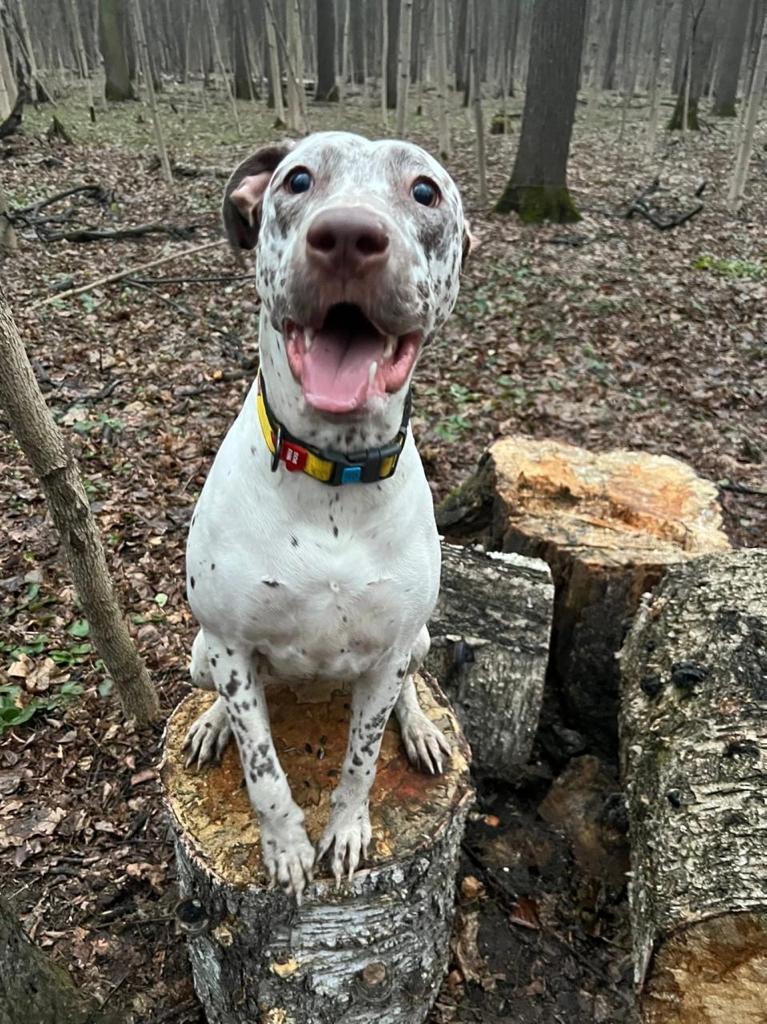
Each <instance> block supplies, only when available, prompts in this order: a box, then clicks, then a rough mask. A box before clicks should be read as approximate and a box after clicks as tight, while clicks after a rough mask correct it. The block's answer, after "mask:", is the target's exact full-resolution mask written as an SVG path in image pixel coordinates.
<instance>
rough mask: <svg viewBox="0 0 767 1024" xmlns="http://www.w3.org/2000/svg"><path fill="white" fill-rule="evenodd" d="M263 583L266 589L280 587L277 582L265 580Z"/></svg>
mask: <svg viewBox="0 0 767 1024" xmlns="http://www.w3.org/2000/svg"><path fill="white" fill-rule="evenodd" d="M262 582H263V584H264V586H266V587H279V583H278V582H277V580H263V581H262Z"/></svg>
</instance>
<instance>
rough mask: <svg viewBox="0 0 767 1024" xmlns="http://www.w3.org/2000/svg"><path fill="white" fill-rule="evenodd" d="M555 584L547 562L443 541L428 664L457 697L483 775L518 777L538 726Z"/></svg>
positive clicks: (459, 713)
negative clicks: (440, 572) (519, 769)
mask: <svg viewBox="0 0 767 1024" xmlns="http://www.w3.org/2000/svg"><path fill="white" fill-rule="evenodd" d="M553 604H554V585H553V583H552V581H551V572H550V570H549V567H548V566H547V565H546V563H545V562H543V561H541V560H540V559H537V558H522V557H521V556H520V555H503V554H498V553H495V554H485V553H484V552H482V551H477V550H475V549H474V548H471V547H460V546H458V545H455V544H443V545H442V581H441V585H440V592H439V602H438V604H437V608H436V610H435V612H434V615H433V616H432V619H431V621H430V622H429V632H430V634H431V649H430V650H429V654H428V657H427V659H426V668H427V669H428V670H429V672H430V673H431V674H432V675H434V676H436V678H437V680H438V682H439V684H440V686H441V687H442V688H443V689H444V691H445V693H446V694H447V695H448V697H449V698H450V700H451V701H453V704H454V707H455V710H456V714H457V716H458V720H459V721H460V723H461V727H462V729H463V730H464V732H465V733H466V738H467V739H468V741H469V745H470V746H471V750H472V763H473V765H474V768H475V769H476V770H477V771H478V772H480V773H481V774H485V775H490V776H492V777H493V778H498V779H509V780H513V778H514V772H515V769H518V767H519V765H522V764H526V763H527V760H528V758H529V756H530V752H531V750H532V746H533V739H534V737H535V732H536V730H537V728H538V717H539V714H540V710H541V701H542V699H543V683H544V679H545V676H546V663H547V661H548V653H549V639H550V634H551V620H552V612H553Z"/></svg>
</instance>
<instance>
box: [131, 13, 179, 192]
mask: <svg viewBox="0 0 767 1024" xmlns="http://www.w3.org/2000/svg"><path fill="white" fill-rule="evenodd" d="M133 16H134V24H135V29H136V46H137V48H138V52H139V63H140V65H141V70H142V73H143V75H144V85H145V87H146V91H147V96H148V98H149V109H150V110H151V112H152V125H153V126H154V137H155V142H156V144H157V153H158V156H159V157H160V167H161V169H162V176H163V178H164V179H165V182H166V184H168V185H172V184H173V173H172V171H171V169H170V161H169V160H168V150H167V149H166V147H165V137H164V136H163V132H162V122H161V121H160V112H159V110H158V109H157V96H156V95H155V91H154V82H153V81H152V71H151V68H150V66H149V48H148V47H147V42H146V33H145V31H144V18H143V15H142V12H141V0H133Z"/></svg>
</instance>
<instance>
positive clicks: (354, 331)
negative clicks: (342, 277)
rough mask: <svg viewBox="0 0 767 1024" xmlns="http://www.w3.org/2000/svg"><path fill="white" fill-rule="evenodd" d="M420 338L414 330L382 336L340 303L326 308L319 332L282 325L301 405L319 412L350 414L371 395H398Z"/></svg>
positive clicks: (357, 309) (358, 312)
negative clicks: (302, 393)
mask: <svg viewBox="0 0 767 1024" xmlns="http://www.w3.org/2000/svg"><path fill="white" fill-rule="evenodd" d="M421 337H422V335H421V333H420V331H410V332H409V333H408V334H401V335H390V334H384V333H383V332H382V331H379V330H378V328H377V327H376V326H375V325H374V324H373V323H371V321H370V320H369V319H368V318H367V316H365V314H364V312H363V311H362V310H361V309H360V307H359V306H355V305H351V304H349V303H346V302H342V303H338V304H337V305H335V306H331V307H330V309H329V310H328V312H327V314H326V316H325V320H324V322H323V324H322V327H320V328H319V329H313V328H311V327H302V326H301V325H300V324H297V323H296V322H295V321H294V320H287V321H286V322H285V340H286V343H287V352H288V362H289V364H290V369H291V371H292V373H293V376H294V377H295V378H296V380H297V381H298V382H299V383H300V384H301V387H302V388H303V392H304V396H305V398H306V401H307V402H308V403H309V405H311V406H312V407H313V408H315V409H319V410H320V411H322V412H332V413H348V412H354V411H355V410H357V409H361V408H362V407H363V406H364V405H365V403H366V402H367V400H368V398H370V397H371V396H373V395H383V394H385V393H386V392H387V391H388V392H394V391H399V389H400V388H401V387H402V386H403V384H404V383H405V381H406V380H407V378H408V374H409V373H410V371H411V370H412V368H413V364H414V363H415V360H416V356H417V355H418V349H419V348H420V345H421Z"/></svg>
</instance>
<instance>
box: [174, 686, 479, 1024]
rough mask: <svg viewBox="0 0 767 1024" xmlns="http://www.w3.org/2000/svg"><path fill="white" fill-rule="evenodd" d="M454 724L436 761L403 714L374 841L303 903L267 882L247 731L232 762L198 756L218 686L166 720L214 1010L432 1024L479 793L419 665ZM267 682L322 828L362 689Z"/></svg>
mask: <svg viewBox="0 0 767 1024" xmlns="http://www.w3.org/2000/svg"><path fill="white" fill-rule="evenodd" d="M416 683H417V686H418V691H419V698H420V699H421V703H422V706H423V707H424V710H425V711H426V713H427V714H428V715H429V717H430V718H432V719H433V720H437V721H438V722H439V724H440V726H441V727H442V728H443V731H444V732H445V735H446V736H447V737H448V738H449V739H450V742H451V746H452V749H453V755H452V758H451V762H450V765H449V767H448V768H447V770H446V772H445V774H444V775H441V776H430V775H423V774H421V773H420V772H418V771H416V770H415V769H413V768H412V767H411V766H410V765H409V763H408V761H407V758H406V755H405V751H404V748H403V747H402V744H401V741H400V737H399V734H398V729H397V726H396V723H394V722H393V721H392V722H391V723H390V724H389V726H388V728H387V730H386V733H385V735H384V740H383V744H382V748H381V755H380V758H379V762H378V773H377V777H376V782H375V785H374V787H373V790H372V793H371V799H370V818H371V825H372V830H373V842H372V844H371V847H370V851H369V853H370V855H369V857H368V859H367V861H366V862H365V864H364V867H363V868H362V869H361V870H359V871H357V872H356V874H355V875H354V877H353V879H352V881H351V882H346V883H344V885H343V887H342V888H341V889H336V888H335V882H334V881H333V880H332V878H331V877H330V876H329V875H328V874H327V873H326V871H325V870H324V865H323V866H322V871H321V873H320V876H319V877H315V880H314V882H313V883H312V884H311V885H310V886H309V887H308V888H307V890H306V892H305V894H304V900H303V903H302V905H301V906H300V907H296V906H295V904H294V902H293V900H292V898H290V897H288V896H286V895H285V894H284V893H283V892H282V891H281V890H279V889H269V888H268V887H267V886H268V881H267V877H266V875H265V872H264V870H263V867H262V864H261V855H260V848H259V832H258V825H257V821H256V819H255V816H254V814H253V811H252V808H251V806H250V803H249V801H248V797H247V792H246V790H245V788H244V786H243V779H242V769H241V766H240V759H239V756H238V753H237V750H236V748H235V746H234V744H231V745H230V746H229V748H228V750H227V751H226V753H225V754H224V757H223V760H222V763H221V764H220V765H219V766H215V767H212V768H209V769H205V770H204V771H203V772H201V773H195V772H191V771H187V770H185V769H184V767H183V765H184V754H183V752H182V749H181V748H182V745H183V740H184V736H185V733H186V731H187V729H188V728H189V726H190V725H191V723H192V721H193V720H194V719H195V718H196V717H197V716H198V715H199V714H200V713H202V711H204V710H205V709H206V708H207V707H208V705H209V703H210V702H211V700H212V699H213V695H211V694H208V693H195V694H193V695H192V696H190V697H187V698H186V699H185V700H184V701H183V702H182V704H180V705H179V707H178V708H177V709H176V711H175V712H174V714H173V716H172V717H171V720H170V722H169V724H168V729H167V733H166V740H165V757H164V762H163V768H162V778H163V783H164V788H165V798H166V804H167V806H168V808H169V811H170V820H171V825H172V830H173V832H174V835H175V843H176V857H177V864H178V873H179V886H180V891H181V896H182V900H181V903H180V904H179V907H178V909H177V918H178V919H179V921H180V923H181V927H182V928H183V929H184V930H186V932H187V939H188V944H189V957H190V961H191V964H192V972H193V976H194V983H195V988H196V990H197V994H198V996H199V998H200V1001H201V1002H202V1004H203V1006H204V1008H205V1012H206V1014H207V1019H208V1022H209V1024H255V1022H257V1021H258V1022H260V1024H280V1022H282V1024H287V1022H291V1024H335V1022H340V1021H341V1020H343V1021H344V1022H345V1024H418V1022H421V1021H423V1020H425V1018H426V1016H427V1014H428V1012H429V1009H430V1007H431V1005H432V1003H433V1002H434V1000H435V998H436V996H437V992H438V989H439V986H440V983H441V981H442V977H443V974H444V972H445V968H446V965H447V956H448V941H449V936H450V930H451V924H452V918H453V904H454V886H455V876H456V871H457V867H458V857H459V851H460V843H461V837H462V833H463V827H464V823H465V819H466V815H467V813H468V810H469V806H470V804H471V801H472V798H473V793H472V789H471V784H470V781H469V771H468V761H469V750H468V747H467V745H466V741H465V740H464V738H463V736H462V734H461V731H460V726H459V725H458V723H457V721H456V719H455V717H454V715H453V713H452V711H451V709H450V707H449V705H448V703H447V700H446V698H445V697H444V695H443V694H442V693H441V692H440V690H439V688H438V687H437V685H436V683H435V682H434V681H433V680H431V679H429V678H428V677H426V676H425V675H424V676H420V677H417V678H416ZM318 686H319V684H315V685H313V686H312V687H311V688H309V687H306V686H304V687H303V688H300V689H296V690H295V691H293V690H291V689H290V688H289V687H287V686H283V687H278V688H275V689H274V690H270V691H269V695H268V699H269V709H270V717H271V724H272V734H273V736H274V739H275V746H276V748H277V750H278V752H279V755H280V761H281V763H282V765H283V767H284V769H285V771H286V773H287V776H288V779H289V781H290V784H291V789H292V791H293V795H294V797H295V798H296V801H297V802H298V803H299V805H300V806H301V807H302V809H303V810H304V813H305V816H306V826H307V830H308V833H309V836H310V838H311V839H312V840H313V841H316V840H317V839H319V837H320V835H321V833H322V830H323V827H324V825H325V824H326V821H327V817H328V814H329V809H330V795H331V792H332V790H333V789H334V787H335V785H336V782H337V781H338V776H339V769H340V765H341V762H342V760H343V755H344V751H345V747H346V737H347V731H348V715H349V710H348V709H349V700H348V696H347V695H346V694H344V692H343V690H342V688H341V687H332V686H331V687H326V688H325V692H321V691H319V690H318Z"/></svg>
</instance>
